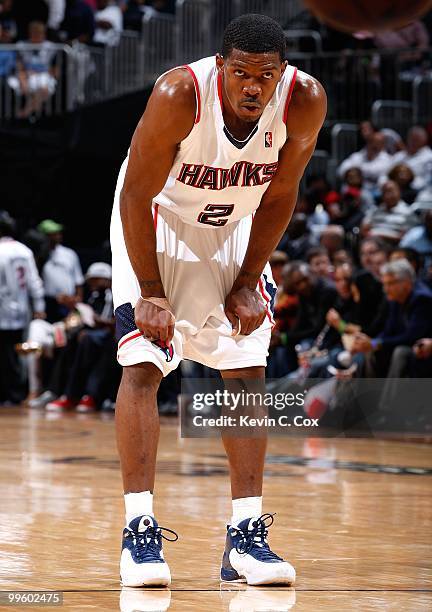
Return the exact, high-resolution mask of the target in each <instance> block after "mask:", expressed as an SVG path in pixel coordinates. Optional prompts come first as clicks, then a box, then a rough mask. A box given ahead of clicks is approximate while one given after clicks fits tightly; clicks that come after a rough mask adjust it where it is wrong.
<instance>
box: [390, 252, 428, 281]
mask: <svg viewBox="0 0 432 612" xmlns="http://www.w3.org/2000/svg"><path fill="white" fill-rule="evenodd" d="M400 259H406V260H407V261H408V263H409V264H411V266H412V269H413V270H414V272H415V274H416V275H418V274H419V273H420V270H421V264H422V262H421V257H420V255H419V253H418V252H417V251H415V250H414V249H409V248H403V247H395V248H394V249H393V251H392V252H391V253H390V257H389V261H398V260H400Z"/></svg>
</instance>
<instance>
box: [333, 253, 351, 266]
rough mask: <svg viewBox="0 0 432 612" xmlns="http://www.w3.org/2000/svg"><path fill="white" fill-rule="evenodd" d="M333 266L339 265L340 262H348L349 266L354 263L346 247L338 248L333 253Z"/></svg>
mask: <svg viewBox="0 0 432 612" xmlns="http://www.w3.org/2000/svg"><path fill="white" fill-rule="evenodd" d="M331 262H332V264H333V266H334V267H336V266H341V265H342V264H345V263H346V264H349V265H350V266H353V265H354V260H353V257H352V255H351V254H350V253H349V252H348V251H347V250H346V249H339V250H338V251H335V252H334V253H333V257H332V260H331Z"/></svg>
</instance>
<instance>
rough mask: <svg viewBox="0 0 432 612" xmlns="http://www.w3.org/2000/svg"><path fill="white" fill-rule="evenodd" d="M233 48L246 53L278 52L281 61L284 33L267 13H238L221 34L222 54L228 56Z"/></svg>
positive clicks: (284, 47)
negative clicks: (238, 15)
mask: <svg viewBox="0 0 432 612" xmlns="http://www.w3.org/2000/svg"><path fill="white" fill-rule="evenodd" d="M233 49H239V51H245V52H246V53H271V52H274V53H279V56H280V59H281V62H283V61H284V60H285V51H286V43H285V35H284V32H283V30H282V27H281V26H280V25H279V24H278V23H277V21H275V20H274V19H272V18H271V17H267V15H257V14H255V13H249V14H248V15H240V17H237V18H236V19H233V20H232V21H231V22H230V23H229V24H228V25H227V27H226V28H225V32H224V35H223V42H222V55H223V56H224V57H228V55H229V54H230V53H231V51H232V50H233Z"/></svg>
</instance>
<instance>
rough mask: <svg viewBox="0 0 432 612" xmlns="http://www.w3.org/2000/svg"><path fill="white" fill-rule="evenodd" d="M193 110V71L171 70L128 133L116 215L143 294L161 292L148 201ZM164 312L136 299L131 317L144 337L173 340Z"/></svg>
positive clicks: (160, 295)
mask: <svg viewBox="0 0 432 612" xmlns="http://www.w3.org/2000/svg"><path fill="white" fill-rule="evenodd" d="M195 112H196V102H195V89H194V84H193V81H192V77H191V76H190V75H189V73H188V72H187V71H186V70H183V69H178V70H174V71H172V72H170V73H168V74H167V75H165V76H164V77H162V78H161V79H160V80H159V81H158V83H157V84H156V86H155V88H154V90H153V93H152V95H151V96H150V99H149V101H148V103H147V107H146V110H145V112H144V114H143V116H142V118H141V120H140V122H139V123H138V126H137V128H136V130H135V133H134V136H133V138H132V143H131V148H130V154H129V163H128V166H127V170H126V175H125V179H124V184H123V189H122V191H121V195H120V215H121V220H122V226H123V233H124V237H125V242H126V248H127V251H128V255H129V259H130V261H131V264H132V267H133V270H134V272H135V275H136V277H137V279H138V283H139V285H140V288H141V295H142V296H143V297H158V298H164V297H165V292H164V288H163V285H162V281H161V277H160V272H159V266H158V262H157V257H156V235H155V230H154V223H153V216H152V201H153V198H154V196H156V195H157V194H158V193H159V192H160V191H161V190H162V188H163V186H164V185H165V182H166V180H167V177H168V174H169V171H170V169H171V167H172V165H173V162H174V158H175V156H176V153H177V149H178V146H179V144H180V142H181V141H182V140H184V139H185V138H186V136H187V135H188V134H189V132H190V131H191V129H192V127H193V124H194V121H195ZM161 313H165V314H161ZM168 314H169V313H168V312H167V311H164V310H161V308H158V307H157V306H155V305H153V304H151V303H149V302H143V301H142V300H139V302H138V304H137V306H136V307H135V322H136V324H137V326H138V328H139V329H140V330H141V331H142V332H143V333H144V334H145V336H146V337H149V338H154V339H158V338H159V339H161V340H164V341H171V338H172V333H173V321H172V318H171V319H170V318H169V317H167V315H168ZM168 320H169V322H167V321H168Z"/></svg>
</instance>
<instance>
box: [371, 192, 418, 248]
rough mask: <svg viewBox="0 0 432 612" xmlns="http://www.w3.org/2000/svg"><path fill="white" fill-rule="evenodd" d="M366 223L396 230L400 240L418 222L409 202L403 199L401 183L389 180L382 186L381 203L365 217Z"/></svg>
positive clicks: (374, 227)
mask: <svg viewBox="0 0 432 612" xmlns="http://www.w3.org/2000/svg"><path fill="white" fill-rule="evenodd" d="M364 224H365V226H369V227H370V228H372V229H376V228H385V229H390V230H394V232H395V236H396V240H397V241H399V240H400V238H401V237H402V236H403V234H404V233H405V232H406V231H407V230H408V229H409V228H411V227H413V226H414V225H416V224H417V218H416V217H415V216H414V215H413V213H412V210H411V208H410V207H409V206H408V204H407V203H406V202H404V201H403V200H402V199H401V191H400V187H399V185H398V184H397V183H396V182H395V181H391V180H389V181H386V182H385V183H384V185H383V187H382V202H381V204H380V205H379V206H378V208H377V209H376V210H375V211H374V212H373V213H372V214H370V215H369V216H368V217H366V218H365V220H364Z"/></svg>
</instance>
